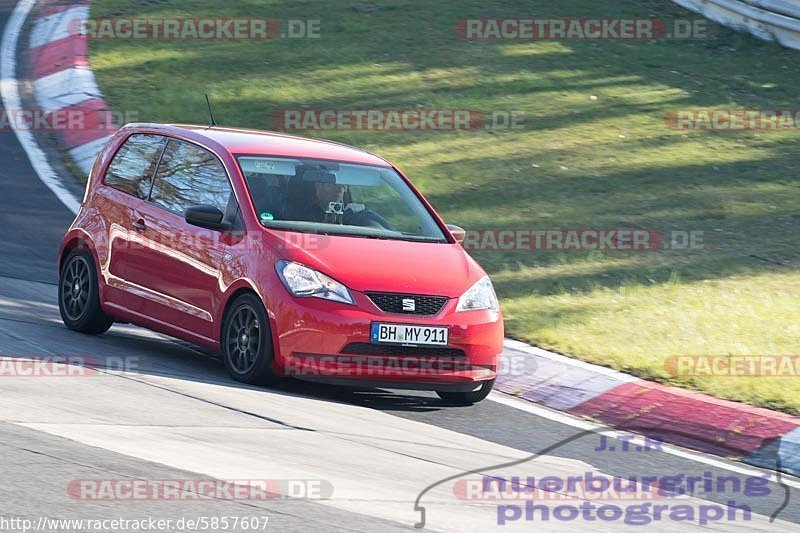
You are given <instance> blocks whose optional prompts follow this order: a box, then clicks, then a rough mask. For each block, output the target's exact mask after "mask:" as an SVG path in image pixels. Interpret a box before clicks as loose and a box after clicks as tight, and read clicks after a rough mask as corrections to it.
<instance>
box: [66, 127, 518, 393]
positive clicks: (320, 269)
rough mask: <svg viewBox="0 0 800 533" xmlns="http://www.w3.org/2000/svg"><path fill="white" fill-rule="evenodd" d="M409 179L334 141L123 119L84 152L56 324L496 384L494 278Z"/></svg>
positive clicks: (376, 374) (319, 375) (348, 369)
mask: <svg viewBox="0 0 800 533" xmlns="http://www.w3.org/2000/svg"><path fill="white" fill-rule="evenodd" d="M463 235H464V232H463V230H460V229H459V228H457V227H455V226H447V225H445V223H444V222H443V221H442V219H441V218H440V217H439V216H438V215H437V214H436V212H435V211H434V210H433V208H432V207H431V205H430V204H429V203H428V202H427V201H426V200H425V198H424V197H423V196H422V195H421V194H420V193H419V191H417V190H416V189H415V188H414V186H413V185H412V184H411V183H410V182H409V180H408V179H407V178H406V177H405V176H403V174H402V173H401V172H400V171H399V170H397V168H395V167H394V166H392V165H391V164H390V163H388V162H386V161H385V160H383V159H381V158H380V157H377V156H375V155H373V154H370V153H368V152H365V151H363V150H359V149H357V148H352V147H348V146H345V145H342V144H337V143H333V142H326V141H319V140H311V139H304V138H300V137H294V136H290V135H283V134H277V133H268V132H260V131H252V130H242V129H231V128H223V127H200V126H174V125H160V124H133V125H129V126H126V127H124V128H122V129H120V130H119V131H118V132H117V133H116V135H114V137H113V138H112V139H111V140H110V141H109V142H108V144H107V145H106V146H105V148H104V149H103V150H102V151H101V152H100V154H99V155H98V157H97V160H96V161H95V163H94V166H93V167H92V171H91V173H90V177H89V183H88V185H87V187H86V194H85V196H84V198H83V202H82V204H81V209H80V212H79V213H78V215H77V217H76V219H75V221H74V222H73V223H72V226H71V227H70V228H69V230H68V231H67V234H66V235H65V237H64V240H63V243H62V245H61V250H60V252H59V273H60V276H59V308H60V311H61V316H62V318H63V320H64V323H65V324H66V326H67V327H69V328H70V329H73V330H77V331H81V332H85V333H94V334H97V333H102V332H104V331H106V330H107V329H108V328H110V327H111V325H112V323H114V322H129V323H133V324H137V325H140V326H144V327H146V328H149V329H153V330H156V331H159V332H162V333H165V334H168V335H171V336H174V337H178V338H180V339H183V340H186V341H189V342H192V343H195V344H198V345H201V346H204V347H207V348H209V349H211V350H214V351H219V352H221V353H222V357H223V359H224V362H225V366H226V367H227V369H228V371H229V372H230V373H231V375H232V376H233V377H234V378H235V379H237V380H240V381H243V382H247V383H263V384H269V383H272V382H275V381H276V380H278V379H279V378H281V377H284V376H293V377H296V378H300V379H307V380H316V381H325V382H331V383H342V384H349V385H363V386H383V387H390V388H404V389H421V390H434V391H436V392H437V393H438V394H439V396H441V397H442V398H443V399H445V400H449V401H454V402H466V403H470V402H477V401H480V400H482V399H483V398H485V397H486V396H487V395H488V394H489V392H490V391H491V389H492V386H493V384H494V379H495V377H496V375H497V372H498V365H499V354H500V353H501V351H502V347H503V319H502V315H501V313H500V309H499V307H498V304H497V297H496V296H495V293H494V289H493V287H492V283H491V281H490V280H489V278H488V277H487V276H486V273H485V272H484V271H483V270H482V269H481V267H480V266H478V264H477V263H476V262H475V261H474V260H473V259H472V258H471V257H470V256H469V255H468V254H467V253H466V252H465V251H464V249H463V247H462V246H461V245H460V244H459V240H460V239H463Z"/></svg>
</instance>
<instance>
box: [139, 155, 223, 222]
mask: <svg viewBox="0 0 800 533" xmlns="http://www.w3.org/2000/svg"><path fill="white" fill-rule="evenodd" d="M231 194H232V191H231V186H230V183H229V182H228V175H227V174H226V173H225V168H224V167H223V166H222V163H221V162H220V160H219V159H217V157H216V156H215V155H213V154H212V153H211V152H209V151H207V150H204V149H202V148H200V147H199V146H195V145H193V144H189V143H186V142H183V141H177V140H175V139H170V141H169V144H167V148H166V150H165V151H164V157H162V158H161V164H160V165H159V166H158V172H157V174H156V179H155V182H154V183H153V192H152V194H151V196H150V200H151V201H152V202H154V203H156V204H157V205H159V206H161V207H163V208H164V209H167V210H169V211H174V212H175V213H179V214H181V215H182V214H183V211H184V209H186V208H187V207H191V206H195V205H203V204H206V205H213V206H214V207H216V208H218V209H219V210H220V211H222V212H223V213H224V212H225V210H226V208H227V206H228V201H229V200H230V199H231Z"/></svg>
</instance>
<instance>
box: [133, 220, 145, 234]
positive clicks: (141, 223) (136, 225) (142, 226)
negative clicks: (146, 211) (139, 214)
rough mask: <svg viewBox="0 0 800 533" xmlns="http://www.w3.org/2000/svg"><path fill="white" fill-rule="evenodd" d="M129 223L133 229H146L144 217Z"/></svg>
mask: <svg viewBox="0 0 800 533" xmlns="http://www.w3.org/2000/svg"><path fill="white" fill-rule="evenodd" d="M131 225H132V226H133V229H135V230H136V231H144V230H146V229H147V226H146V225H145V223H144V219H141V218H140V219H139V220H137V221H136V222H134V223H133V224H131Z"/></svg>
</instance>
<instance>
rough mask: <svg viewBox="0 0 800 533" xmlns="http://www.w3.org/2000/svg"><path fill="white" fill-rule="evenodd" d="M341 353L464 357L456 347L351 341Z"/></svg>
mask: <svg viewBox="0 0 800 533" xmlns="http://www.w3.org/2000/svg"><path fill="white" fill-rule="evenodd" d="M341 353H342V354H348V355H349V354H352V355H377V356H385V357H451V358H457V359H460V358H466V354H465V353H464V350H459V349H458V348H439V347H431V346H420V347H416V346H402V345H394V344H370V343H368V342H351V343H350V344H348V345H347V346H345V347H344V348H342V351H341Z"/></svg>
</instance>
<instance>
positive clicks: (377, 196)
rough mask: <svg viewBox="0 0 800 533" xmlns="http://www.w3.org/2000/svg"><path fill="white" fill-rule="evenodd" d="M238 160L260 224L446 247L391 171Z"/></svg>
mask: <svg viewBox="0 0 800 533" xmlns="http://www.w3.org/2000/svg"><path fill="white" fill-rule="evenodd" d="M237 159H238V161H239V166H240V168H241V169H242V173H243V174H244V176H245V179H246V180H247V186H248V188H249V190H250V196H251V198H252V199H253V204H254V205H255V207H256V213H257V214H258V217H259V221H260V222H261V224H263V225H264V226H266V227H268V228H275V229H282V230H289V231H301V232H314V233H323V234H330V235H350V236H356V237H372V238H383V239H401V240H415V241H426V242H447V238H446V237H445V235H444V234H443V233H442V230H441V229H440V228H439V225H438V224H437V223H436V221H435V220H434V218H433V216H432V215H431V213H430V212H429V211H428V210H427V209H426V208H425V206H424V205H423V203H422V202H421V201H420V199H419V198H418V197H417V195H416V194H414V192H413V191H412V190H411V189H410V188H409V187H408V185H407V184H406V182H405V181H404V180H403V178H401V177H400V176H399V175H398V174H397V172H396V171H395V170H394V169H392V168H385V167H376V166H369V165H354V164H351V163H338V162H331V161H321V160H316V159H302V160H301V159H287V158H280V157H265V156H239V157H238V158H237Z"/></svg>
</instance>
